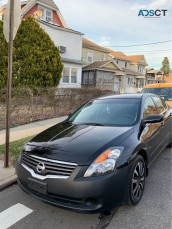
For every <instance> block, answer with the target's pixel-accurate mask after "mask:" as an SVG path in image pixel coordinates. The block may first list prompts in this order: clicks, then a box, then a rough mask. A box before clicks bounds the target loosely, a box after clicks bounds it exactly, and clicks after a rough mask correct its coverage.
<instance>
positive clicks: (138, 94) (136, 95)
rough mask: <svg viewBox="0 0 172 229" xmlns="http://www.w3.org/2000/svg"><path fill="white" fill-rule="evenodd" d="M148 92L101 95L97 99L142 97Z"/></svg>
mask: <svg viewBox="0 0 172 229" xmlns="http://www.w3.org/2000/svg"><path fill="white" fill-rule="evenodd" d="M147 95H148V94H144V93H135V94H134V93H133V94H118V95H109V96H104V97H100V98H97V99H140V98H141V97H143V96H147Z"/></svg>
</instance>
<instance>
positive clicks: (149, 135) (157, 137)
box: [140, 96, 163, 163]
mask: <svg viewBox="0 0 172 229" xmlns="http://www.w3.org/2000/svg"><path fill="white" fill-rule="evenodd" d="M151 115H158V109H157V106H156V105H155V103H154V101H153V99H152V97H151V96H148V97H146V99H145V101H144V104H143V118H146V117H148V116H151ZM161 125H162V123H161V122H158V123H149V124H146V125H145V126H144V128H143V131H142V133H141V136H140V140H141V142H143V143H145V144H146V145H147V148H148V156H149V162H150V163H151V161H152V160H153V159H154V157H155V156H156V154H158V153H159V152H160V151H161V149H160V145H161V141H162V138H163V136H162V135H163V133H162V126H161Z"/></svg>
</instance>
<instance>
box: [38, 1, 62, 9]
mask: <svg viewBox="0 0 172 229" xmlns="http://www.w3.org/2000/svg"><path fill="white" fill-rule="evenodd" d="M38 2H41V3H43V4H45V5H47V6H50V7H52V8H54V9H56V10H58V7H57V5H56V4H55V3H54V1H53V0H38Z"/></svg>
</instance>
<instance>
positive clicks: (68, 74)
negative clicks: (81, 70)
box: [62, 66, 78, 83]
mask: <svg viewBox="0 0 172 229" xmlns="http://www.w3.org/2000/svg"><path fill="white" fill-rule="evenodd" d="M77 73H78V69H77V68H73V67H67V66H65V67H64V68H63V73H62V82H63V83H77V75H78V74H77Z"/></svg>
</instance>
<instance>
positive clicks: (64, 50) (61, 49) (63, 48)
mask: <svg viewBox="0 0 172 229" xmlns="http://www.w3.org/2000/svg"><path fill="white" fill-rule="evenodd" d="M58 49H59V51H60V52H61V53H64V52H66V47H64V46H59V47H58Z"/></svg>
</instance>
